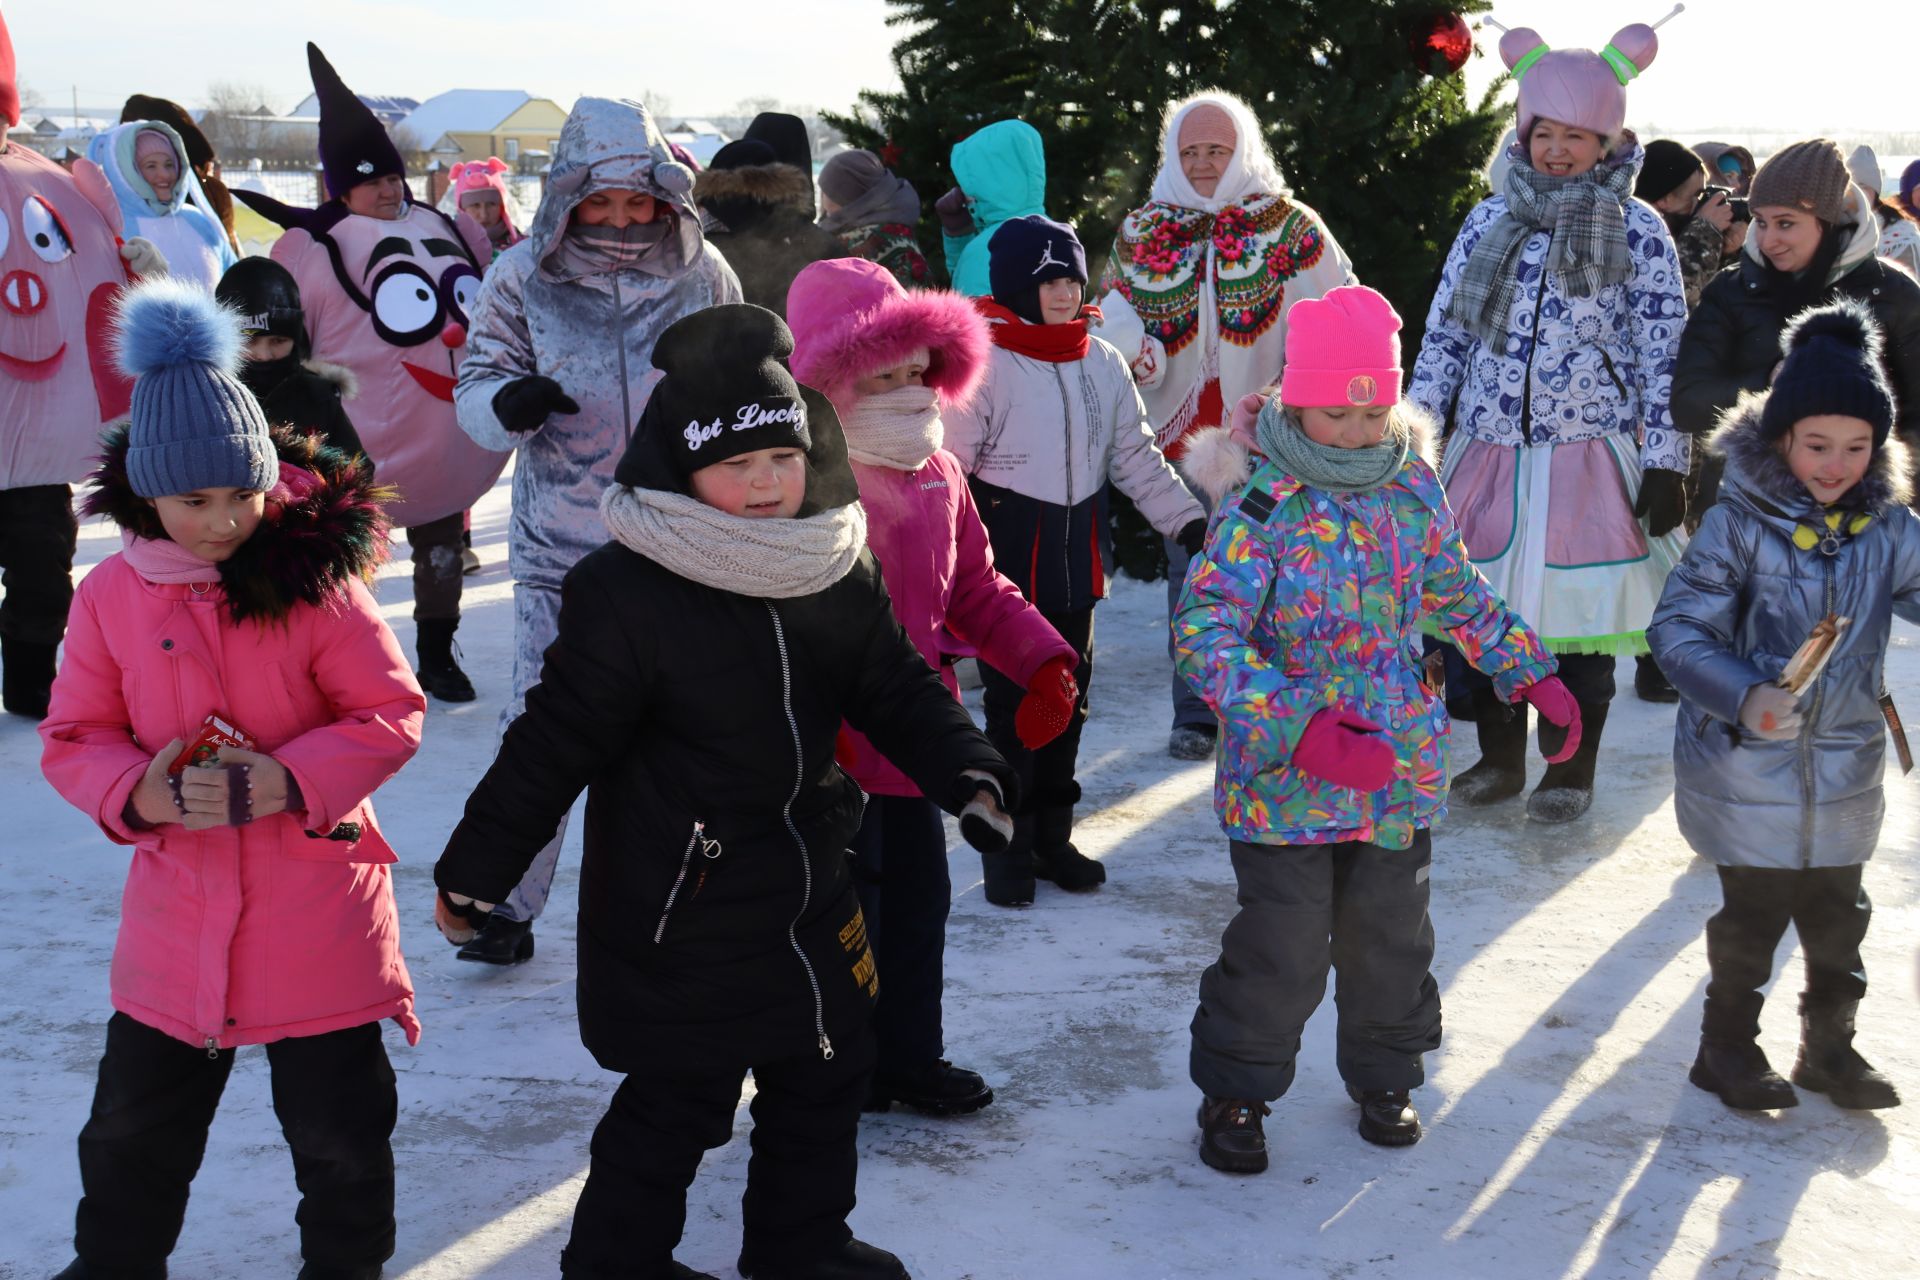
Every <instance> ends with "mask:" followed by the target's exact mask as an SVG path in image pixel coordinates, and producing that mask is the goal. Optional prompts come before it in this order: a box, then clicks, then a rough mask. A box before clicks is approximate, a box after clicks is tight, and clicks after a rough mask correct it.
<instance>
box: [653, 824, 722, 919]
mask: <svg viewBox="0 0 1920 1280" xmlns="http://www.w3.org/2000/svg"><path fill="white" fill-rule="evenodd" d="M706 834H707V824H706V823H704V822H701V821H699V820H698V819H695V820H694V824H693V834H692V835H690V836H688V837H687V847H686V850H685V852H683V853H682V854H681V855H680V874H679V875H677V876H675V877H674V878H673V888H671V889H669V890H667V905H666V906H664V907H662V908H661V909H660V923H659V924H657V925H655V926H654V930H653V942H654V945H655V946H658V945H659V944H660V939H662V938H664V937H666V936H667V917H668V916H670V915H672V914H673V904H674V902H675V901H677V900H678V899H679V897H680V888H681V886H682V885H684V884H686V882H687V872H688V871H690V870H692V868H693V851H694V850H695V849H699V850H700V851H701V853H702V854H703V855H704V856H705V857H708V858H717V857H719V856H720V844H719V842H718V841H715V840H706V839H703V838H702V837H704V836H705V835H706ZM708 846H712V847H711V848H709V847H708ZM701 874H703V875H704V874H705V872H702V873H701Z"/></svg>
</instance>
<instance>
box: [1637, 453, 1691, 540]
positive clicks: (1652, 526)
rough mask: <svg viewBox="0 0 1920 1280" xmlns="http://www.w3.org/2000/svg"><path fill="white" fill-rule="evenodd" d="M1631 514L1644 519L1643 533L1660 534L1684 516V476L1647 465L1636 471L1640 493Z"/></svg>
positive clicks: (1650, 535) (1673, 527) (1664, 533)
mask: <svg viewBox="0 0 1920 1280" xmlns="http://www.w3.org/2000/svg"><path fill="white" fill-rule="evenodd" d="M1633 514H1634V516H1635V518H1637V519H1643V520H1645V521H1646V522H1647V536H1648V537H1650V538H1664V537H1666V536H1667V535H1668V534H1670V533H1672V532H1673V531H1674V530H1675V529H1678V528H1679V527H1680V526H1681V524H1682V523H1683V522H1684V521H1685V520H1686V518H1687V477H1686V476H1685V475H1684V474H1683V473H1681V472H1679V471H1668V470H1665V469H1664V468H1661V467H1649V468H1647V470H1645V471H1644V472H1642V473H1641V475H1640V497H1639V499H1638V500H1636V501H1635V502H1634V504H1633Z"/></svg>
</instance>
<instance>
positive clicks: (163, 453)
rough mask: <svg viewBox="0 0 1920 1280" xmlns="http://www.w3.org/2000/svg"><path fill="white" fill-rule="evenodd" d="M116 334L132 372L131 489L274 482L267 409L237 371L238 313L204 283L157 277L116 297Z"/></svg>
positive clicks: (164, 492)
mask: <svg viewBox="0 0 1920 1280" xmlns="http://www.w3.org/2000/svg"><path fill="white" fill-rule="evenodd" d="M114 340H115V344H116V345H115V354H116V355H117V357H118V359H119V362H120V368H121V370H122V371H123V372H125V373H126V375H127V376H128V377H130V378H132V379H134V384H133V410H132V413H131V414H130V415H129V423H128V428H127V480H128V482H129V483H130V484H131V485H132V487H133V491H134V492H135V493H137V494H139V495H140V496H141V497H143V498H164V497H167V496H169V495H171V494H178V493H192V492H193V491H195V490H196V489H219V488H228V487H231V488H235V489H256V490H259V491H260V492H262V493H264V492H266V491H267V490H268V489H270V488H272V487H273V485H274V483H275V482H276V481H277V480H278V479H279V478H280V461H279V454H278V452H277V451H276V450H275V449H274V447H273V437H272V436H271V435H269V434H268V432H267V419H266V416H265V415H264V414H262V413H261V412H260V404H259V402H258V401H256V400H255V399H254V398H253V393H252V392H251V391H248V390H247V388H246V387H245V385H244V384H242V383H241V382H240V380H239V379H238V378H237V377H236V376H235V373H236V371H237V370H238V369H239V367H240V326H239V321H238V317H236V316H235V315H234V314H233V313H232V312H230V311H228V310H226V308H224V307H222V306H221V305H220V304H219V303H218V302H216V301H214V299H213V297H212V295H210V294H208V293H206V292H205V291H204V290H201V289H198V288H196V287H194V286H192V285H189V284H184V283H182V282H180V281H177V280H172V279H167V278H162V279H158V280H154V281H152V282H150V283H147V284H143V285H141V286H139V287H138V288H136V289H133V290H131V291H130V292H129V293H128V294H127V295H126V296H125V298H123V299H122V301H121V303H120V307H119V314H118V315H117V316H116V317H115V323H114Z"/></svg>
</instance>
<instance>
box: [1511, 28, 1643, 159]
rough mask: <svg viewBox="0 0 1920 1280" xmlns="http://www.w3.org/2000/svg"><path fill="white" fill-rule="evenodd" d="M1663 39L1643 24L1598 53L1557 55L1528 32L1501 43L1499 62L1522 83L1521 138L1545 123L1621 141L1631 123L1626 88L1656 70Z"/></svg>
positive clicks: (1519, 32)
mask: <svg viewBox="0 0 1920 1280" xmlns="http://www.w3.org/2000/svg"><path fill="white" fill-rule="evenodd" d="M1659 52H1660V38H1659V37H1658V36H1656V35H1654V33H1653V28H1652V27H1649V26H1647V25H1646V24H1645V23H1643V22H1636V23H1634V24H1633V25H1631V26H1627V27H1622V28H1620V30H1618V31H1616V32H1615V33H1614V36H1613V39H1612V40H1610V41H1608V42H1607V46H1606V48H1604V49H1602V50H1601V51H1600V52H1598V53H1594V52H1593V51H1592V50H1590V49H1552V50H1549V49H1548V48H1547V45H1546V43H1545V42H1544V41H1543V40H1541V39H1540V35H1539V33H1538V32H1536V31H1534V30H1532V29H1531V28H1529V27H1515V28H1514V29H1513V30H1512V31H1509V32H1507V33H1506V34H1505V35H1503V36H1501V37H1500V58H1501V60H1502V61H1504V62H1505V63H1506V64H1507V67H1508V69H1510V70H1511V71H1512V72H1513V77H1514V79H1516V80H1518V81H1519V82H1520V109H1519V123H1520V138H1521V141H1522V142H1523V143H1524V142H1525V140H1526V136H1527V134H1528V133H1530V132H1531V131H1532V129H1533V122H1534V121H1536V120H1539V119H1542V118H1545V119H1548V120H1558V121H1559V122H1560V123H1561V124H1567V125H1573V126H1575V127H1576V128H1581V129H1591V130H1593V131H1594V132H1595V133H1597V134H1599V135H1600V136H1601V137H1604V138H1616V137H1618V136H1619V135H1620V131H1621V130H1622V129H1623V128H1625V127H1626V123H1627V82H1628V81H1629V80H1632V79H1633V78H1634V77H1635V76H1638V75H1639V74H1640V73H1641V72H1642V71H1645V70H1646V69H1647V68H1648V67H1650V66H1652V65H1653V59H1654V55H1656V54H1657V53H1659Z"/></svg>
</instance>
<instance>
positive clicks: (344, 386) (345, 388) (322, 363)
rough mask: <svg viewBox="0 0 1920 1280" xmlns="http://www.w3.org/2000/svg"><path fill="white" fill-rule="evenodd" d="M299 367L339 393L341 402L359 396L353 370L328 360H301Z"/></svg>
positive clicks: (358, 384)
mask: <svg viewBox="0 0 1920 1280" xmlns="http://www.w3.org/2000/svg"><path fill="white" fill-rule="evenodd" d="M300 367H301V368H302V369H305V370H306V371H307V372H308V373H310V374H312V375H313V376H314V377H316V378H324V379H326V380H327V381H328V382H331V383H332V384H333V385H334V386H335V387H337V388H338V389H339V391H340V398H341V399H342V400H351V399H353V398H354V397H355V396H357V395H359V394H360V379H359V378H357V377H355V376H354V373H353V370H351V369H349V368H347V366H345V365H343V364H334V363H332V362H331V361H328V360H314V359H309V360H302V361H301V362H300Z"/></svg>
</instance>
